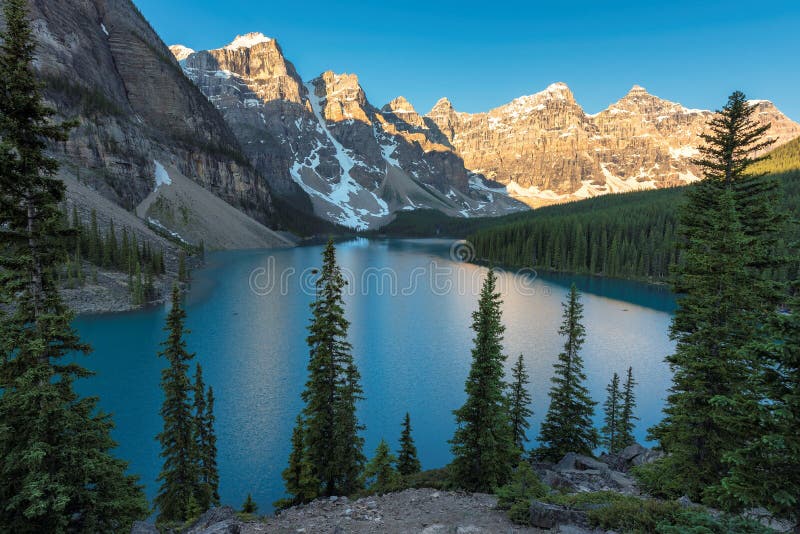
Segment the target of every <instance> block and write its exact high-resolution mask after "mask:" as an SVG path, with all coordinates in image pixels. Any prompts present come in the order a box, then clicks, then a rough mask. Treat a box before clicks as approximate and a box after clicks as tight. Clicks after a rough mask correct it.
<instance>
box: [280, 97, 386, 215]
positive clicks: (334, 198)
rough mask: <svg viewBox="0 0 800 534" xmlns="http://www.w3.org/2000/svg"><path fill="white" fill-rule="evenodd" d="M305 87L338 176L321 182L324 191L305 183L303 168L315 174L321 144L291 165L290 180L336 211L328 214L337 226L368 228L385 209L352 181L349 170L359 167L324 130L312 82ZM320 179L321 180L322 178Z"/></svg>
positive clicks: (318, 100) (372, 195)
mask: <svg viewBox="0 0 800 534" xmlns="http://www.w3.org/2000/svg"><path fill="white" fill-rule="evenodd" d="M305 85H306V89H308V102H309V104H310V105H311V110H312V112H313V114H314V116H315V117H316V119H317V124H316V128H317V131H319V132H320V133H322V134H323V135H324V136H325V137H326V139H327V141H328V143H329V144H330V146H332V147H333V149H334V157H335V158H336V161H337V162H338V163H339V167H340V168H341V173H340V176H339V180H338V182H334V183H331V181H330V180H325V181H326V185H327V186H328V187H329V188H330V189H329V190H328V191H319V190H318V189H316V188H314V187H311V186H310V185H309V184H307V183H306V182H305V180H304V179H303V169H304V168H307V169H309V170H312V171H314V172H315V173H317V167H318V165H319V154H318V151H319V149H320V148H322V145H321V144H319V143H318V145H317V147H316V148H315V149H314V151H313V153H312V156H310V157H309V158H306V159H305V160H304V161H303V162H302V163H301V162H298V161H295V163H294V164H293V165H292V168H291V170H290V173H291V175H292V178H293V179H294V180H295V181H296V182H297V183H298V184H299V185H300V187H302V188H303V190H304V191H306V192H307V193H308V194H309V195H312V196H315V197H318V198H320V199H322V200H324V201H325V202H327V203H329V204H332V205H333V206H334V207H335V208H337V209H338V210H340V213H338V214H337V213H332V212H331V213H330V215H331V216H332V217H333V218H334V219H335V220H336V222H338V223H339V224H341V225H344V226H348V227H350V228H354V229H357V230H364V229H366V228H369V226H370V222H372V221H374V220H375V219H381V218H384V217H387V216H388V215H389V214H390V211H389V206H388V205H387V204H386V202H385V201H384V200H383V199H381V198H380V197H378V196H377V195H376V194H374V193H373V192H371V191H368V190H367V189H365V188H364V187H362V186H361V185H359V184H358V182H357V181H356V180H355V179H354V178H353V176H352V175H351V171H352V170H353V168H354V167H355V166H356V165H360V164H361V162H359V161H356V160H355V159H354V157H353V154H352V153H350V152H349V151H348V150H347V149H346V148H345V147H344V146H343V145H342V144H341V143H340V142H339V141H338V140H337V139H336V138H335V137H334V136H333V134H332V133H331V132H330V130H328V125H327V122H326V121H325V118H324V117H323V116H322V112H321V111H320V110H321V102H320V98H319V97H318V96H317V95H316V92H315V88H314V84H313V82H309V83H307V84H305ZM309 164H310V165H309ZM317 174H318V173H317ZM321 178H323V179H325V178H326V177H321Z"/></svg>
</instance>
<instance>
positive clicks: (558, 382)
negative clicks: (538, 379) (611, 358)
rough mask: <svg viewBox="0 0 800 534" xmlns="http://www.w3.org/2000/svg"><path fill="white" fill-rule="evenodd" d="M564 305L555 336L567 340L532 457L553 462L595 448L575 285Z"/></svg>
mask: <svg viewBox="0 0 800 534" xmlns="http://www.w3.org/2000/svg"><path fill="white" fill-rule="evenodd" d="M563 306H564V322H563V323H562V324H561V328H559V330H558V333H559V334H561V335H562V336H565V337H566V338H567V340H566V342H565V343H564V350H563V351H562V352H561V354H559V355H558V361H557V362H556V364H555V365H554V366H553V367H554V370H555V376H553V378H552V379H551V382H552V383H553V386H552V388H551V389H550V407H549V408H548V410H547V415H546V416H545V420H544V422H543V423H542V428H541V432H540V434H539V443H540V444H541V445H540V447H539V449H537V450H536V453H535V455H536V456H537V457H539V458H542V459H544V460H548V461H553V462H557V461H558V460H560V459H561V457H562V456H564V455H565V454H566V453H568V452H576V453H578V454H586V455H591V454H592V450H593V449H594V448H595V447H596V446H597V442H598V435H597V430H596V429H595V428H594V426H593V424H592V417H593V416H594V406H595V404H596V403H595V402H594V401H592V399H591V398H590V397H589V390H588V389H587V388H586V385H585V384H584V382H585V381H586V374H585V373H584V372H583V358H582V357H581V355H580V350H581V347H582V346H583V342H584V340H585V335H586V330H585V329H584V327H583V325H582V324H581V321H582V320H583V305H582V304H581V303H580V295H579V294H578V288H577V287H575V284H572V287H571V288H570V290H569V297H568V300H567V302H566V303H564V304H563Z"/></svg>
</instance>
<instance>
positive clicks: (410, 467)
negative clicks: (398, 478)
mask: <svg viewBox="0 0 800 534" xmlns="http://www.w3.org/2000/svg"><path fill="white" fill-rule="evenodd" d="M397 470H398V471H399V472H400V474H401V475H403V476H408V475H413V474H414V473H419V472H420V471H421V470H422V465H421V464H420V462H419V459H418V458H417V447H416V445H414V438H413V437H411V416H410V415H409V414H408V412H406V416H405V417H404V418H403V431H402V432H401V433H400V450H399V451H397Z"/></svg>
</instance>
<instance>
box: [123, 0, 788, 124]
mask: <svg viewBox="0 0 800 534" xmlns="http://www.w3.org/2000/svg"><path fill="white" fill-rule="evenodd" d="M134 1H135V3H136V4H137V5H138V6H139V8H140V9H141V11H142V12H143V13H144V15H145V17H147V19H148V20H149V21H150V23H151V24H152V25H153V27H154V28H155V29H156V31H157V32H159V34H160V35H161V37H162V38H163V39H164V41H165V42H166V43H167V44H176V43H180V44H184V45H186V46H189V47H191V48H194V49H197V50H200V49H208V48H217V47H220V46H223V45H225V44H227V43H228V42H230V41H231V40H233V38H234V37H235V36H236V35H237V34H241V33H246V32H250V31H259V32H262V33H264V34H266V35H267V36H270V37H273V38H275V39H277V40H278V42H279V43H280V45H281V47H282V48H283V51H284V53H285V54H286V56H287V58H288V59H289V60H290V61H292V62H293V63H294V64H295V66H296V67H297V70H298V71H299V72H300V75H301V76H302V77H303V79H304V80H308V79H311V78H313V77H315V76H317V75H318V74H319V73H320V72H323V71H325V70H328V69H330V70H333V71H335V72H351V73H355V74H358V76H359V79H360V81H361V85H362V86H363V87H364V90H365V91H366V93H367V97H368V98H369V100H370V102H372V103H373V104H374V105H377V106H382V105H383V104H385V103H386V102H388V101H389V100H391V99H392V98H394V97H395V96H397V95H403V96H405V97H406V98H408V99H409V101H410V102H411V103H412V104H413V105H414V107H416V108H417V110H418V111H419V112H421V113H425V112H427V111H428V110H429V109H430V108H431V106H433V104H434V103H435V102H436V100H438V99H439V98H440V97H442V96H447V97H448V98H449V99H450V100H451V101H452V102H453V105H454V106H455V108H456V109H458V110H460V111H469V112H478V111H485V110H488V109H491V108H493V107H496V106H498V105H501V104H503V103H505V102H508V101H509V100H511V99H513V98H516V97H517V96H520V95H524V94H531V93H535V92H537V91H539V90H541V89H543V88H545V87H546V86H547V85H549V84H550V83H553V82H556V81H563V82H565V83H567V84H568V85H569V86H570V88H571V89H572V91H573V93H574V94H575V97H576V99H577V101H578V102H579V103H580V104H581V105H582V106H583V107H584V109H585V110H586V111H587V112H589V113H593V112H597V111H599V110H601V109H603V108H605V107H606V106H607V105H608V104H610V103H612V102H614V101H616V100H618V99H619V98H621V97H622V96H623V95H624V94H625V93H626V92H627V91H628V89H630V87H631V86H632V85H633V84H640V85H642V86H644V87H645V88H647V90H648V91H649V92H650V93H652V94H655V95H658V96H660V97H663V98H667V99H669V100H673V101H677V102H680V103H682V104H683V105H685V106H687V107H692V108H709V109H713V108H718V107H720V106H721V105H722V104H723V103H724V101H725V99H726V98H727V95H728V94H730V93H731V92H732V91H733V90H735V89H740V90H743V91H744V92H745V93H746V94H747V95H748V97H749V98H754V99H768V100H772V101H773V102H775V104H776V105H777V106H778V107H779V108H780V109H781V110H782V111H783V112H784V113H786V114H787V115H789V117H791V118H792V119H794V120H800V0H790V1H788V0H787V1H771V0H765V1H760V2H742V1H736V0H731V1H728V2H719V1H717V0H711V1H705V0H693V1H691V2H689V1H684V0H680V1H672V2H670V1H663V0H662V1H648V0H640V1H638V2H633V3H628V2H618V1H613V0H594V1H590V2H584V1H582V0H572V1H570V2H558V1H554V0H549V1H547V2H542V3H541V4H542V5H537V4H540V3H539V2H535V1H528V2H479V3H474V4H473V3H471V2H466V1H451V0H444V1H441V0H428V1H426V2H416V1H412V0H403V1H401V2H386V1H383V2H373V1H370V2H360V3H359V2H352V1H346V2H335V1H316V0H306V1H304V2H297V1H288V2H287V1H285V0H283V1H273V2H269V1H253V0H224V1H223V0H166V1H165V0H134Z"/></svg>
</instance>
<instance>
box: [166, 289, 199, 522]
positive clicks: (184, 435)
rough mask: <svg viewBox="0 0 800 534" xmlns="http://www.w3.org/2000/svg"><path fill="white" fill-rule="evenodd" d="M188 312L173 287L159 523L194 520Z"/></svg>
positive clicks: (194, 463) (194, 455)
mask: <svg viewBox="0 0 800 534" xmlns="http://www.w3.org/2000/svg"><path fill="white" fill-rule="evenodd" d="M185 320H186V312H185V311H184V310H183V308H182V307H181V295H180V291H179V290H178V287H177V286H173V288H172V309H171V310H170V312H169V315H167V321H166V327H165V328H164V330H165V331H166V332H167V339H166V340H165V341H164V342H162V343H161V346H162V347H163V348H162V350H161V352H159V356H163V357H164V358H165V359H166V360H167V367H166V368H164V369H163V370H162V371H161V388H162V389H163V390H164V403H163V404H162V406H161V417H162V418H163V420H164V428H163V430H162V431H161V433H159V435H158V440H159V442H160V443H161V457H162V458H164V466H163V468H162V469H161V473H159V475H158V481H159V482H160V483H161V485H160V487H159V491H158V495H157V496H156V500H155V503H156V506H157V508H158V521H159V522H171V521H179V522H183V521H186V520H187V519H189V518H190V515H189V508H190V506H189V505H190V500H192V499H194V498H195V490H196V488H197V479H198V469H197V457H198V456H197V447H196V444H195V441H194V437H195V430H194V427H195V424H194V423H195V421H194V418H193V417H192V403H191V399H190V393H191V388H192V385H191V383H190V381H189V376H188V371H189V362H190V361H191V360H192V358H194V354H192V353H190V352H188V351H187V350H186V341H185V340H184V335H185V334H187V333H188V331H187V330H185V329H184V321H185Z"/></svg>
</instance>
